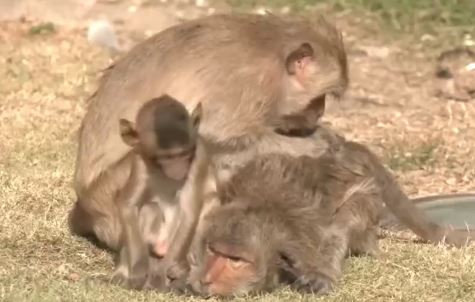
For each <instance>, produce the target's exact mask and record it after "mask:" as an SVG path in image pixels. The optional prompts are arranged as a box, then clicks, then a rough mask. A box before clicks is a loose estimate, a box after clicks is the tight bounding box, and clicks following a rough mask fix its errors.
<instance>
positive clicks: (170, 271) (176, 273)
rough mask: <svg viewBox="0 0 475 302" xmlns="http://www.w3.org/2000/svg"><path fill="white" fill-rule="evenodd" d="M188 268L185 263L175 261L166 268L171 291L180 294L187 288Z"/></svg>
mask: <svg viewBox="0 0 475 302" xmlns="http://www.w3.org/2000/svg"><path fill="white" fill-rule="evenodd" d="M188 272H189V266H188V263H187V262H186V261H177V262H174V263H172V264H170V265H169V266H168V268H167V272H166V273H167V279H168V282H169V285H168V286H169V288H170V289H171V290H174V291H177V292H182V291H184V290H185V289H186V286H187V277H188Z"/></svg>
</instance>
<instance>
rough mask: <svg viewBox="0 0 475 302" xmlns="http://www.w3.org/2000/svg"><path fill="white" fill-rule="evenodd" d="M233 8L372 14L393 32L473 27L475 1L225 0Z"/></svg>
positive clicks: (474, 22)
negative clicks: (319, 7)
mask: <svg viewBox="0 0 475 302" xmlns="http://www.w3.org/2000/svg"><path fill="white" fill-rule="evenodd" d="M227 2H228V3H230V4H231V5H233V6H235V7H254V6H259V5H264V6H270V7H282V6H289V7H291V8H293V9H295V10H302V9H304V8H306V7H311V6H315V5H328V6H330V7H332V8H334V9H335V10H337V11H342V10H356V12H358V11H360V12H362V11H366V12H370V13H374V14H376V15H377V16H379V17H380V19H382V21H383V22H384V23H385V24H387V25H389V26H390V27H391V28H393V29H396V30H404V31H408V30H409V31H410V30H414V29H417V28H420V27H421V26H423V27H427V26H434V25H439V26H440V25H446V26H463V27H470V26H474V25H475V1H472V0H294V1H288V0H227Z"/></svg>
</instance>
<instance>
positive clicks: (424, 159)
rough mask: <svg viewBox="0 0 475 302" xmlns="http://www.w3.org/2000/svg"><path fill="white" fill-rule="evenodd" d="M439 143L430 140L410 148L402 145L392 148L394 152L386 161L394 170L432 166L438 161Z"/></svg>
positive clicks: (409, 169)
mask: <svg viewBox="0 0 475 302" xmlns="http://www.w3.org/2000/svg"><path fill="white" fill-rule="evenodd" d="M438 145H439V144H438V143H434V142H428V143H424V144H422V145H417V146H414V147H410V148H409V149H408V148H402V147H403V146H400V147H397V148H395V149H392V150H393V152H392V153H391V154H389V155H388V156H387V159H386V162H387V164H388V166H389V167H390V168H391V169H392V170H394V171H411V170H420V169H422V168H424V167H431V166H433V165H434V163H435V161H436V151H437V147H438Z"/></svg>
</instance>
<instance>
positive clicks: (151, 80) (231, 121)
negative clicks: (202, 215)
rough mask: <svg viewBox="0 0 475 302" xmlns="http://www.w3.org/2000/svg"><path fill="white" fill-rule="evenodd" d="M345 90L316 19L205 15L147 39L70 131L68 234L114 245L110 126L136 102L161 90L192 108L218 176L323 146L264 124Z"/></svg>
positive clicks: (107, 77)
mask: <svg viewBox="0 0 475 302" xmlns="http://www.w3.org/2000/svg"><path fill="white" fill-rule="evenodd" d="M347 85H348V70H347V61H346V53H345V49H344V46H343V42H342V39H341V34H340V33H339V32H338V31H337V30H336V29H335V28H334V27H333V26H332V25H330V24H329V23H327V22H326V21H324V20H323V19H319V20H318V21H317V22H315V24H311V23H310V22H308V21H306V20H304V19H302V18H293V19H292V18H289V19H282V18H279V17H276V16H258V15H248V14H236V15H214V16H210V17H205V18H201V19H197V20H194V21H189V22H185V23H183V24H181V25H178V26H175V27H171V28H169V29H167V30H165V31H163V32H161V33H159V34H157V35H155V36H154V37H152V38H150V39H149V40H147V41H145V42H143V43H141V44H139V45H138V46H136V47H135V48H134V49H132V50H131V51H130V52H129V53H128V54H127V55H125V56H124V57H123V58H122V59H120V60H119V61H118V62H116V63H115V64H114V65H113V66H111V67H110V68H109V69H107V70H106V71H105V74H104V76H103V78H102V80H101V82H100V85H99V88H98V90H97V91H96V93H95V94H94V95H93V96H92V97H91V100H90V103H89V107H88V109H87V112H86V115H85V117H84V120H83V122H82V124H81V128H80V134H79V148H78V155H77V162H76V171H75V175H74V189H75V191H76V193H77V195H78V200H77V202H76V204H75V206H74V208H73V210H72V212H71V215H70V226H71V229H72V231H73V232H74V233H76V234H80V235H87V234H92V235H95V236H96V237H97V238H98V240H99V241H100V242H102V243H104V244H105V245H107V246H108V247H110V248H112V249H117V248H118V245H119V238H120V229H121V227H120V222H119V220H118V215H117V210H116V205H115V201H114V200H115V199H116V197H117V196H118V195H119V194H120V193H121V190H122V188H123V187H124V185H125V183H126V181H127V178H128V175H129V173H130V165H129V164H128V163H126V162H124V159H125V157H126V155H127V154H128V152H129V151H130V147H128V146H127V145H126V144H124V143H123V142H122V141H121V140H120V137H119V135H118V131H119V129H118V125H117V120H118V119H120V118H125V119H131V118H133V117H135V115H136V113H137V111H138V109H139V108H140V107H141V106H142V104H143V102H144V101H145V100H148V99H150V98H152V97H155V96H156V95H161V94H164V93H167V94H169V95H173V96H174V97H175V98H177V99H178V100H182V101H183V103H184V104H185V106H186V107H187V108H188V109H190V108H192V107H194V106H196V104H198V103H201V104H202V105H203V114H204V116H205V117H206V118H204V119H203V122H202V125H201V128H200V133H201V134H202V136H203V138H204V140H206V142H207V144H208V145H209V146H210V152H211V155H212V161H213V163H214V164H215V165H216V167H217V169H218V178H221V177H223V178H226V177H228V176H229V175H231V174H232V173H233V171H235V170H236V169H237V168H239V167H240V166H242V165H243V164H245V162H246V161H248V160H250V159H251V158H253V157H254V156H255V155H256V154H265V153H269V152H285V153H288V154H292V155H295V156H298V155H303V154H306V155H312V156H318V155H319V154H321V153H322V152H324V151H325V150H326V148H327V147H328V145H327V143H326V142H318V141H315V140H312V139H301V138H290V137H285V136H281V135H278V134H277V133H275V132H274V129H273V127H272V125H273V124H274V123H275V120H276V118H277V117H278V116H280V115H286V114H290V113H292V112H297V111H301V110H302V109H303V108H305V107H307V105H308V104H309V103H310V102H311V100H312V99H314V98H316V97H321V96H323V95H325V94H327V95H329V94H333V95H337V96H339V95H341V94H342V93H343V92H344V91H345V89H346V87H347Z"/></svg>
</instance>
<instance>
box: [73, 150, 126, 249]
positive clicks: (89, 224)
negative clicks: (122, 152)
mask: <svg viewBox="0 0 475 302" xmlns="http://www.w3.org/2000/svg"><path fill="white" fill-rule="evenodd" d="M130 171H131V161H130V160H127V158H125V159H124V160H122V161H120V162H119V163H117V164H115V165H113V166H112V167H110V168H109V169H107V170H106V171H104V172H102V173H101V175H100V176H99V177H98V178H97V179H95V180H94V182H92V183H91V184H89V185H88V186H86V185H85V184H84V183H83V182H82V180H81V178H80V177H79V176H78V175H76V176H75V179H74V182H75V184H74V186H75V191H76V194H77V196H78V200H77V201H76V204H75V205H74V208H73V209H72V211H71V212H70V215H69V227H70V230H71V232H72V233H73V234H76V235H79V236H84V237H86V236H89V235H93V236H95V237H96V239H97V241H98V242H99V244H100V245H105V247H106V248H109V249H111V250H113V251H119V245H120V240H121V232H122V226H121V223H120V218H119V211H118V208H117V205H116V199H117V197H118V195H119V193H120V192H121V191H122V190H123V188H124V186H125V184H126V182H127V179H128V178H129V175H130Z"/></svg>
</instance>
